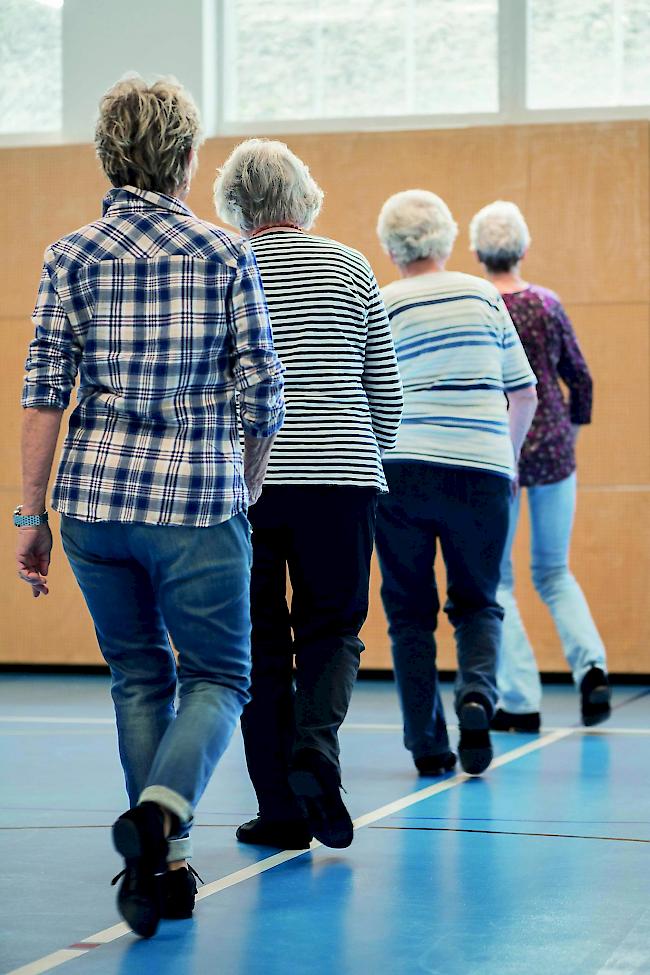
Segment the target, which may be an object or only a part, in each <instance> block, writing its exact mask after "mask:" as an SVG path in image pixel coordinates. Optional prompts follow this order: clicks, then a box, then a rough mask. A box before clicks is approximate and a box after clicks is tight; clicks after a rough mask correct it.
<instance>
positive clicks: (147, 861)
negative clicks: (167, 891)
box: [112, 802, 167, 938]
mask: <svg viewBox="0 0 650 975" xmlns="http://www.w3.org/2000/svg"><path fill="white" fill-rule="evenodd" d="M113 843H114V845H115V849H116V850H117V852H118V853H121V855H122V856H123V857H124V860H125V861H126V866H125V869H124V871H123V872H122V873H121V874H118V876H117V877H115V878H114V880H113V881H112V882H113V883H116V882H117V880H118V879H119V878H120V877H122V878H123V880H122V883H121V885H120V889H119V891H118V894H117V909H118V911H119V912H120V914H121V915H122V917H123V918H124V920H125V921H126V923H127V924H128V925H129V927H130V928H131V930H132V931H134V932H135V933H136V934H139V935H140V937H142V938H151V937H152V936H153V935H154V934H155V933H156V929H157V927H158V922H159V920H160V917H161V908H162V892H161V877H162V876H163V875H164V874H165V873H166V872H167V840H166V839H165V833H164V826H163V814H162V811H161V809H160V808H159V806H157V805H156V803H154V802H143V803H142V805H140V806H136V807H135V808H134V809H129V810H128V811H127V812H125V813H124V814H123V815H122V816H120V818H119V819H117V820H116V821H115V822H114V823H113Z"/></svg>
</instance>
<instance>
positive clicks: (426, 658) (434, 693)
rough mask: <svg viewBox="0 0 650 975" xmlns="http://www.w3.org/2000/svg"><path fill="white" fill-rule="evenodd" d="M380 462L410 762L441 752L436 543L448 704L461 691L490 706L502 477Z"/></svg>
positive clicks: (497, 629)
mask: <svg viewBox="0 0 650 975" xmlns="http://www.w3.org/2000/svg"><path fill="white" fill-rule="evenodd" d="M384 468H385V471H386V479H387V481H388V487H389V490H390V494H382V495H381V496H380V498H379V508H378V513H377V535H376V545H377V555H378V558H379V564H380V566H381V574H382V587H381V596H382V600H383V603H384V609H385V611H386V616H387V618H388V632H389V634H390V639H391V649H392V653H393V663H394V667H395V680H396V682H397V688H398V691H399V696H400V703H401V706H402V715H403V719H404V744H405V746H406V748H407V749H408V750H409V751H410V752H412V754H413V757H414V758H421V757H423V756H425V755H432V756H433V755H441V754H445V753H446V752H447V751H448V750H449V739H448V737H447V725H446V722H445V715H444V711H443V706H442V700H441V698H440V689H439V686H438V671H437V668H436V641H435V636H434V631H435V629H436V625H437V618H438V612H439V610H440V600H439V597H438V589H437V586H436V579H435V574H434V561H435V558H436V549H437V547H438V545H440V548H441V549H442V556H443V558H444V560H445V565H446V568H447V602H446V604H445V612H446V613H447V616H448V617H449V620H450V622H451V624H452V625H453V627H454V634H455V638H456V648H457V652H458V673H457V677H456V695H455V703H456V710H457V711H459V710H460V707H461V706H462V704H463V701H464V700H465V698H466V697H467V695H468V694H479V695H481V697H482V698H484V700H485V701H486V702H487V705H488V708H489V709H490V711H492V709H493V708H494V706H495V704H496V699H497V686H496V662H497V654H498V650H499V645H500V643H501V625H502V624H501V620H502V618H503V611H502V609H501V606H500V605H499V604H498V602H497V598H496V590H497V585H498V583H499V566H500V564H501V558H502V555H503V546H504V545H505V541H506V535H507V532H508V512H509V498H510V482H509V481H508V480H507V478H505V477H499V476H498V475H497V474H491V473H488V472H483V471H478V470H469V469H468V470H456V469H455V468H451V467H442V466H437V465H436V464H429V463H425V462H420V461H409V460H404V461H402V460H390V461H389V460H387V461H386V462H385V464H384Z"/></svg>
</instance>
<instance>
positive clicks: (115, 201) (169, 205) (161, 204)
mask: <svg viewBox="0 0 650 975" xmlns="http://www.w3.org/2000/svg"><path fill="white" fill-rule="evenodd" d="M151 209H156V210H170V211H171V212H172V213H181V214H183V216H186V217H192V216H194V214H193V213H192V211H191V210H190V208H189V207H186V206H185V204H184V203H182V202H181V201H180V200H178V199H176V197H174V196H166V195H165V194H164V193H154V191H153V190H140V189H138V187H137V186H114V187H113V189H111V190H109V191H108V193H107V194H106V196H105V197H104V199H103V200H102V216H106V214H107V213H109V212H112V211H113V212H114V211H116V210H132V211H133V210H134V211H138V210H140V211H143V210H151Z"/></svg>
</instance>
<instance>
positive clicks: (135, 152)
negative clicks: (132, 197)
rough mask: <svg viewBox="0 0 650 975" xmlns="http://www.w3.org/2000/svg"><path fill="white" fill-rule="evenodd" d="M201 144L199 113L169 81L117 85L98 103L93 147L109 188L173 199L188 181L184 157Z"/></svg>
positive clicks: (137, 80) (124, 81) (129, 79)
mask: <svg viewBox="0 0 650 975" xmlns="http://www.w3.org/2000/svg"><path fill="white" fill-rule="evenodd" d="M201 140H202V136H201V122H200V118H199V111H198V109H197V107H196V105H195V104H194V101H193V99H192V96H191V95H190V94H189V93H188V92H187V91H185V89H184V88H183V86H182V85H181V84H179V82H178V81H176V79H175V78H161V79H160V80H159V81H156V82H154V84H152V85H148V84H147V83H146V81H145V80H144V79H143V78H141V77H140V76H139V75H132V76H129V77H127V78H124V79H122V80H121V81H118V82H117V84H115V85H113V87H112V88H109V90H108V91H107V92H106V94H105V95H104V96H103V98H102V100H101V102H100V103H99V119H98V121H97V127H96V129H95V148H96V151H97V156H98V157H99V160H100V162H101V164H102V167H103V169H104V172H105V173H106V175H107V177H108V178H109V180H110V181H111V183H112V184H113V186H127V185H128V186H136V187H138V188H139V189H141V190H153V191H155V192H158V193H165V194H168V195H174V193H176V191H177V190H178V189H179V188H180V187H181V186H182V185H183V184H184V183H185V182H186V181H187V180H188V178H189V175H190V174H189V173H188V155H189V152H190V149H195V150H196V149H197V148H198V146H199V145H200V143H201Z"/></svg>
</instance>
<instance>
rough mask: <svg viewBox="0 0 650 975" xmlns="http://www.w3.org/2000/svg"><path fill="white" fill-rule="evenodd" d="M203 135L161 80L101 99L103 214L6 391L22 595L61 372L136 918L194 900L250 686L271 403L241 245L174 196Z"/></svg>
mask: <svg viewBox="0 0 650 975" xmlns="http://www.w3.org/2000/svg"><path fill="white" fill-rule="evenodd" d="M199 142H200V130H199V119H198V114H197V110H196V107H195V106H194V104H193V102H192V101H191V99H190V98H189V96H188V95H187V94H186V93H185V92H184V91H183V89H182V88H181V87H180V86H179V85H178V84H176V83H175V82H173V81H160V82H157V83H156V84H155V85H152V86H151V87H148V86H147V85H146V84H145V83H144V82H143V81H142V80H141V79H138V78H134V79H130V80H128V81H123V82H120V83H118V84H117V85H115V86H114V88H112V89H111V90H110V91H109V92H108V93H107V94H106V95H105V96H104V98H103V100H102V102H101V105H100V117H99V122H98V125H97V132H96V146H97V153H98V156H99V158H100V160H101V163H102V166H103V168H104V172H105V173H106V175H107V177H108V178H109V180H110V181H111V183H112V184H113V189H111V190H110V191H109V192H108V193H107V195H106V197H105V198H104V203H103V214H102V216H101V218H100V219H98V220H96V221H94V222H93V223H91V224H89V225H88V226H86V227H82V228H81V229H80V230H77V231H75V232H74V233H71V234H68V235H66V236H65V237H63V238H62V239H61V240H58V241H57V242H56V243H54V244H53V245H52V246H51V247H49V248H48V249H47V251H46V254H45V265H44V268H43V275H42V278H41V285H40V289H39V294H38V299H37V303H36V309H35V312H34V316H33V321H34V324H35V326H36V332H35V337H34V340H33V342H32V343H31V345H30V349H29V356H28V359H27V374H26V377H25V384H24V389H23V399H22V402H23V406H24V408H25V413H24V427H23V471H24V483H23V490H24V493H23V504H22V506H19V509H17V512H16V515H15V520H16V524H17V526H18V527H19V539H18V549H17V558H18V569H19V574H20V576H21V577H22V578H23V579H24V580H25V581H26V582H28V583H30V584H31V586H32V592H33V594H34V596H39V595H41V594H43V595H45V594H47V592H48V586H47V579H46V576H47V572H48V567H49V561H50V549H51V545H52V536H51V533H50V529H49V527H48V524H47V514H46V512H45V494H46V489H47V482H48V479H49V475H50V468H51V464H52V459H53V455H54V450H55V446H56V440H57V434H58V430H59V426H60V423H61V418H62V415H63V412H64V410H66V409H67V407H68V403H69V399H70V392H71V390H72V387H73V386H74V383H75V379H76V377H77V375H79V388H78V392H77V404H76V407H75V409H74V411H73V413H72V415H71V417H70V423H69V430H68V435H67V437H66V439H65V441H64V444H63V452H62V456H61V461H60V464H59V468H58V472H57V475H56V478H55V482H54V490H53V496H52V507H53V508H54V509H55V510H56V511H57V512H59V514H60V516H61V534H62V538H63V544H64V548H65V551H66V554H67V556H68V558H69V560H70V564H71V566H72V569H73V571H74V573H75V576H76V578H77V581H78V583H79V586H80V588H81V590H82V592H83V595H84V598H85V600H86V602H87V604H88V608H89V610H90V613H91V615H92V618H93V622H94V624H95V628H96V632H97V637H98V640H99V645H100V648H101V651H102V653H103V655H104V657H105V659H106V661H107V663H108V665H109V667H110V669H111V675H112V695H113V701H114V703H115V712H116V718H117V729H118V736H119V747H120V757H121V760H122V765H123V768H124V774H125V778H126V786H127V791H128V795H129V800H130V805H131V807H132V808H131V809H130V810H129V811H128V812H126V813H125V814H124V815H123V816H121V817H120V818H119V819H118V820H117V821H116V823H115V824H114V827H113V837H114V842H115V846H116V848H117V850H118V851H119V852H120V853H121V854H122V855H123V856H124V858H125V871H124V877H123V880H122V884H121V886H120V890H119V894H118V907H119V910H120V912H121V914H122V916H123V917H124V918H125V920H126V921H127V922H128V923H129V924H130V926H131V927H132V928H133V930H134V931H135V932H137V933H138V934H140V935H142V936H143V937H150V936H151V935H153V934H154V933H155V930H156V928H157V925H158V921H159V919H160V917H161V916H162V917H175V918H178V917H189V916H190V914H191V912H192V909H193V906H194V894H195V893H196V883H195V880H194V876H193V875H192V872H190V870H188V868H187V859H186V858H187V857H188V856H189V855H190V840H189V835H188V833H189V829H190V826H191V823H192V817H193V813H194V808H195V806H196V803H197V802H198V800H199V798H200V796H201V794H202V793H203V790H204V789H205V787H206V785H207V783H208V780H209V778H210V775H211V774H212V771H213V770H214V767H215V765H216V763H217V761H218V760H219V758H220V756H221V754H222V753H223V751H224V749H225V748H226V746H227V744H228V742H229V740H230V736H231V734H232V731H233V729H234V727H235V724H236V722H237V720H238V718H239V715H240V713H241V710H242V708H243V706H244V704H245V703H246V702H247V700H248V687H249V669H250V611H249V583H250V563H251V543H250V535H249V524H248V521H247V518H246V508H247V505H248V504H249V503H253V502H254V501H256V500H257V498H258V497H259V495H260V492H261V486H262V481H263V479H264V473H265V469H266V464H267V460H268V455H269V449H270V446H271V444H272V442H273V439H274V437H275V434H276V433H277V431H278V430H279V429H280V427H281V425H282V421H283V418H284V400H283V379H282V372H283V369H282V366H281V364H280V361H279V359H278V357H277V355H276V354H275V351H274V348H273V342H272V336H271V328H270V323H269V318H268V313H267V308H266V301H265V298H264V293H263V290H262V284H261V281H260V277H259V273H258V270H257V265H256V262H255V257H254V256H253V253H252V250H251V248H250V246H249V245H248V244H246V243H244V242H242V241H241V240H238V239H233V238H231V237H230V236H228V235H227V234H226V233H224V231H222V230H220V229H218V228H217V227H214V226H212V225H211V224H208V223H205V222H204V221H201V220H198V219H197V217H195V216H194V214H193V213H192V212H191V210H189V209H188V208H187V206H186V205H185V203H184V199H185V197H186V196H187V193H188V191H189V186H190V180H191V177H192V174H193V171H194V169H195V164H196V151H197V147H198V145H199ZM236 392H237V393H238V398H239V404H240V407H239V408H240V418H241V424H242V427H243V430H244V434H245V450H244V456H243V458H242V452H241V450H240V446H239V437H238V430H237V415H236V399H235V393H236ZM170 640H171V641H173V644H174V646H175V648H176V650H177V651H178V655H179V656H178V664H177V663H176V660H175V657H174V654H173V652H172V649H171V645H170ZM177 691H178V694H179V704H178V708H176V706H175V700H176V694H177ZM168 864H169V865H170V866H169V869H168ZM116 880H117V878H116Z"/></svg>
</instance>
